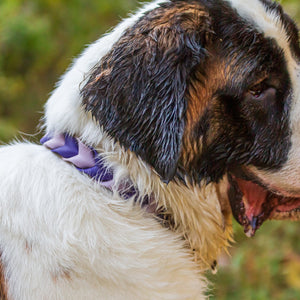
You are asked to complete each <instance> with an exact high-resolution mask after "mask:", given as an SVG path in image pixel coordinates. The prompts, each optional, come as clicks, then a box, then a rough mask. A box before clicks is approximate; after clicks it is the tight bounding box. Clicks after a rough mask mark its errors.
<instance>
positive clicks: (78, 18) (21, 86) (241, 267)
mask: <svg viewBox="0 0 300 300" xmlns="http://www.w3.org/2000/svg"><path fill="white" fill-rule="evenodd" d="M249 1H251V0H249ZM282 3H283V5H284V7H285V8H286V9H287V11H288V12H289V13H290V15H291V16H293V17H294V18H296V19H297V20H298V24H299V21H300V3H299V0H283V1H282ZM137 5H138V3H137V1H135V0H113V1H111V0H90V1H88V0H26V1H25V0H0V140H2V141H4V142H7V141H9V140H11V139H12V138H13V137H14V136H15V135H16V134H17V132H18V130H20V131H22V132H27V133H33V132H35V127H36V125H37V123H38V122H39V119H40V117H41V116H42V111H43V104H44V102H45V101H46V100H47V97H48V94H49V93H50V92H51V90H52V89H53V86H54V84H55V82H56V81H57V79H58V77H59V76H60V75H61V74H62V73H63V72H64V71H65V69H66V68H67V67H68V65H69V64H70V62H71V60H72V58H74V57H75V56H77V55H78V54H79V53H80V52H81V51H82V50H83V48H84V46H85V45H86V44H89V43H91V42H93V41H94V40H95V39H97V38H98V37H99V36H100V35H101V34H103V33H104V32H106V31H107V30H109V29H110V28H111V27H112V26H114V25H116V24H117V23H118V21H119V20H120V19H121V17H125V16H126V15H127V14H128V12H130V11H132V10H133V9H134V8H135V7H136V6H137ZM234 229H235V240H236V243H235V244H234V245H233V246H232V248H231V251H230V252H231V255H232V257H231V258H228V257H226V256H224V257H223V258H222V260H221V261H222V266H221V267H220V270H219V273H218V274H217V275H216V276H210V279H211V281H212V282H213V284H212V290H211V295H212V296H211V299H218V300H223V299H228V300H235V299H244V300H248V299H249V300H252V299H253V300H254V299H256V300H268V299H275V300H277V299H283V300H285V299H286V300H289V299H291V300H292V299H293V300H294V299H300V234H299V223H289V222H267V223H265V224H264V225H263V227H262V228H261V229H260V230H259V231H258V232H257V235H256V237H255V238H253V239H248V238H246V237H245V235H244V233H243V230H242V228H241V227H240V226H239V225H237V224H235V225H234Z"/></svg>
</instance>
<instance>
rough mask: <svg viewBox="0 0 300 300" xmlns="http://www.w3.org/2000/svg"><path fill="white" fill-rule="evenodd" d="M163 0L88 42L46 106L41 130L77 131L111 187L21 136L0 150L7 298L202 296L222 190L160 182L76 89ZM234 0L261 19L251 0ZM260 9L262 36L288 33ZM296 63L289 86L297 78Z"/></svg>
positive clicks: (222, 232)
mask: <svg viewBox="0 0 300 300" xmlns="http://www.w3.org/2000/svg"><path fill="white" fill-rule="evenodd" d="M254 1H255V6H257V5H259V3H257V2H258V1H257V0H254ZM161 2H166V1H164V0H161V1H155V2H153V3H151V4H148V5H146V6H145V7H144V8H143V9H141V10H140V11H139V12H138V13H137V14H135V15H133V16H131V17H130V18H128V19H126V20H124V21H123V22H122V23H120V25H118V26H117V27H116V29H115V30H114V31H112V32H111V33H109V34H107V35H106V36H104V37H103V38H101V39H99V40H98V41H97V42H95V43H94V44H93V45H91V46H89V47H88V48H87V49H86V50H85V51H84V53H83V55H82V56H80V57H79V58H78V59H77V60H76V61H75V62H74V64H73V66H72V67H71V68H70V69H69V71H68V72H67V73H66V74H65V75H64V76H63V78H62V80H61V82H60V83H59V85H58V87H57V88H56V89H55V91H54V93H53V94H52V96H51V97H50V98H49V100H48V102H47V104H46V107H45V118H44V122H45V129H46V131H47V132H68V133H70V134H72V135H76V136H78V137H79V138H81V140H83V141H84V142H86V143H88V144H90V145H93V146H94V147H96V148H97V150H98V151H99V152H100V153H101V154H102V155H103V156H104V157H105V160H106V163H107V164H108V165H109V167H111V168H113V169H114V172H115V182H116V183H115V187H114V188H115V189H114V192H113V193H112V192H110V191H108V190H106V189H105V188H104V187H101V186H100V185H98V184H97V182H94V181H93V180H92V179H90V178H88V177H87V176H85V175H83V174H80V173H79V172H78V171H77V170H76V169H75V168H74V167H72V166H71V165H69V164H67V163H66V162H64V161H62V160H61V159H60V158H58V157H57V156H56V155H54V154H53V153H52V152H51V151H49V150H48V149H45V148H44V147H42V146H35V145H33V144H26V143H19V144H16V145H12V146H6V147H2V148H1V149H0V165H1V168H0V190H1V194H0V203H1V205H0V245H1V251H2V257H1V258H2V262H3V264H4V269H5V275H6V280H7V287H8V292H9V296H10V297H11V299H15V300H25V299H33V300H37V299H51V300H52V299H204V291H205V289H206V288H207V284H206V281H205V280H204V279H203V277H202V276H201V274H200V273H201V270H203V269H205V268H207V267H208V266H209V265H210V264H211V263H213V261H214V259H215V258H216V257H217V256H218V254H219V252H220V251H221V250H222V249H223V248H224V247H226V246H227V245H228V240H229V239H230V219H229V218H228V216H229V211H230V209H229V208H228V207H227V206H226V205H222V204H223V203H222V199H223V197H224V196H223V194H224V193H225V192H226V191H223V190H222V189H220V187H221V185H220V186H216V185H214V184H210V185H208V186H205V187H200V186H185V185H183V184H175V183H172V182H171V183H170V184H169V185H166V184H164V183H163V182H162V181H161V180H160V178H159V177H158V176H157V174H156V173H155V172H154V171H152V169H151V168H150V167H149V166H148V165H147V164H145V163H144V162H143V161H142V160H141V159H139V158H137V157H136V156H135V154H133V153H131V152H129V151H125V150H124V149H122V148H121V147H120V146H119V145H118V144H117V143H114V142H113V141H112V140H111V139H110V138H109V137H107V136H106V134H105V133H104V132H103V131H102V129H101V128H100V126H98V125H97V124H96V123H95V122H94V121H93V119H92V117H91V115H90V114H87V113H86V112H85V111H84V110H83V108H82V106H81V99H80V94H79V90H80V85H81V84H84V81H85V76H86V75H87V74H88V72H89V71H90V69H91V68H92V67H93V66H94V65H95V64H96V63H97V62H98V61H99V60H100V59H101V58H102V57H103V56H104V55H105V54H106V53H107V52H108V51H109V50H110V49H111V47H112V45H113V44H114V42H116V41H117V40H118V39H119V38H120V36H121V35H122V33H123V32H124V30H126V28H128V27H130V26H132V25H133V24H134V23H135V22H136V21H137V20H138V18H139V17H141V16H142V15H143V14H144V13H145V12H146V11H148V10H151V9H154V8H155V7H157V5H158V3H161ZM230 3H231V4H232V5H233V6H235V7H236V8H237V10H238V11H239V12H240V13H241V14H242V15H245V16H246V17H247V18H251V19H252V20H254V22H256V23H257V24H258V18H257V17H256V16H255V14H254V13H253V10H252V8H251V7H252V5H254V4H252V3H249V1H246V0H230ZM247 3H249V4H247ZM259 7H260V6H259ZM260 8H261V9H260V10H259V11H260V12H259V14H260V17H264V21H263V24H262V25H259V26H261V27H260V28H261V30H263V31H265V30H267V28H269V27H270V28H269V29H268V36H274V37H275V38H276V35H278V34H282V32H283V33H284V29H283V28H282V26H281V25H280V24H279V22H277V21H276V18H275V17H274V16H270V15H268V14H266V12H265V10H264V9H263V7H262V6H261V7H260ZM272 22H275V23H276V22H277V23H276V24H275V27H274V26H273V25H272V26H273V27H272V26H271V23H272ZM283 36H284V37H283V38H282V39H280V41H279V42H278V43H279V45H280V46H281V47H283V49H284V53H285V55H286V57H287V60H288V62H289V71H290V72H292V71H293V68H296V65H295V61H294V60H293V58H292V56H291V55H290V52H289V50H288V47H286V46H287V42H286V37H285V35H283ZM295 72H296V73H295V74H294V73H291V74H294V75H293V76H294V77H293V78H294V79H293V87H297V86H299V79H296V77H295V76H296V75H297V74H299V73H297V72H299V71H295ZM294 90H295V91H298V89H296V88H295V89H294ZM296 93H298V92H296ZM297 99H299V95H295V96H294V105H295V109H296V110H298V111H299V110H300V108H299V109H298V108H297V105H298V104H295V103H296V102H297V103H298V102H299V101H298V100H297ZM294 119H297V120H298V118H296V117H295V116H294ZM293 122H295V121H293ZM293 124H294V123H293ZM292 127H293V125H292ZM297 132H299V131H297ZM299 140H300V139H299ZM298 172H299V171H298ZM299 176H300V175H299ZM126 178H130V179H131V181H132V182H134V184H135V186H136V187H137V189H138V190H139V192H140V194H141V195H146V194H148V195H150V194H151V195H153V196H154V199H155V200H156V201H157V205H158V206H162V207H164V208H165V209H166V210H167V211H168V212H171V213H172V214H173V216H174V219H175V223H176V224H175V225H177V226H175V227H176V230H175V231H171V230H167V229H165V228H163V227H162V226H161V225H160V224H159V222H157V220H155V219H154V218H153V216H152V215H151V214H148V213H146V212H145V211H144V210H143V209H141V208H140V207H139V206H138V205H133V203H132V201H131V200H128V201H124V199H122V198H120V197H119V195H118V192H117V191H116V189H117V186H118V185H119V184H120V183H121V182H122V180H124V179H126ZM299 182H300V180H299ZM182 236H184V237H185V240H182V239H181V237H182ZM191 249H194V250H195V251H193V253H191ZM193 260H194V261H193Z"/></svg>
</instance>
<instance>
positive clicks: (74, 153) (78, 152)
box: [41, 134, 114, 190]
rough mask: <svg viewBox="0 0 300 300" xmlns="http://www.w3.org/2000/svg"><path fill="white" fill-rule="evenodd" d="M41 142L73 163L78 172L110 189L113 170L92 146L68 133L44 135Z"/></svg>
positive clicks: (112, 181)
mask: <svg viewBox="0 0 300 300" xmlns="http://www.w3.org/2000/svg"><path fill="white" fill-rule="evenodd" d="M41 144H43V145H44V146H45V147H47V148H48V149H50V150H51V151H52V152H54V153H56V154H58V155H59V156H60V157H61V158H62V159H63V160H64V161H67V162H69V163H71V164H73V165H74V166H75V167H76V168H77V169H78V170H79V171H80V172H82V173H85V174H87V175H88V176H90V177H91V178H93V179H95V180H97V181H98V182H99V183H100V184H101V185H102V186H105V187H107V188H108V189H110V190H112V186H113V184H114V178H113V172H112V170H111V169H110V168H108V167H106V166H105V165H104V162H103V159H102V158H101V157H100V156H99V154H98V152H97V151H96V150H95V149H94V148H92V147H88V146H86V145H85V144H83V143H82V142H81V141H80V140H79V139H77V138H75V137H72V136H70V135H68V134H57V135H53V136H52V135H46V136H44V137H43V138H42V139H41Z"/></svg>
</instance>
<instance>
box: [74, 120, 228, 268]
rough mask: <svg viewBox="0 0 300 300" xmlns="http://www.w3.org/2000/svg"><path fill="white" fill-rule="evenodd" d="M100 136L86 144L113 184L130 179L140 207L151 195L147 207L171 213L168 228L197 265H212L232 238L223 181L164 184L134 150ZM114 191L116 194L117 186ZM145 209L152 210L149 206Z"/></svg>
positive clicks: (118, 184)
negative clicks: (106, 171) (111, 173)
mask: <svg viewBox="0 0 300 300" xmlns="http://www.w3.org/2000/svg"><path fill="white" fill-rule="evenodd" d="M95 126H96V125H95ZM98 130H101V129H99V128H98ZM84 133H85V132H82V133H81V134H78V136H80V139H81V140H82V141H85V143H87V141H89V139H90V138H91V136H89V135H84ZM99 136H100V137H101V139H100V140H99ZM99 136H98V144H97V145H95V143H91V142H89V143H87V144H88V145H89V146H93V147H94V148H95V149H96V150H97V152H98V153H99V154H100V155H101V158H103V160H104V161H105V166H106V167H107V168H109V169H111V170H113V173H114V178H113V186H114V187H120V186H122V185H124V182H128V181H130V182H132V185H133V186H134V188H135V195H138V196H136V197H135V203H140V204H142V206H143V201H144V199H145V197H148V198H149V199H150V198H151V199H152V202H153V203H152V202H151V205H150V206H151V207H155V209H154V210H156V211H163V213H164V215H169V216H171V218H172V226H171V229H172V230H174V232H176V233H177V234H178V235H179V236H182V237H184V239H185V240H186V246H187V247H188V248H189V249H191V251H192V253H193V255H194V257H195V261H196V262H197V263H198V264H199V266H200V267H201V268H207V267H211V266H213V267H214V265H215V263H214V261H215V260H216V259H217V257H218V256H219V254H220V251H221V250H222V249H223V248H226V247H227V246H228V242H229V240H230V239H231V218H230V208H229V206H228V205H227V200H226V196H225V194H226V191H223V190H222V189H223V184H222V183H220V184H213V183H212V184H209V185H205V184H203V185H191V184H183V183H178V182H172V181H171V182H170V183H168V184H165V183H164V182H162V181H161V179H160V177H159V176H158V175H157V174H156V172H155V171H154V170H153V169H152V168H151V167H150V166H149V165H148V164H147V163H145V162H144V161H143V160H142V159H141V158H139V157H137V156H136V155H135V154H134V153H133V152H131V151H129V150H125V149H124V148H123V147H121V146H120V145H119V144H118V143H115V142H114V141H113V140H112V139H111V138H110V137H108V136H107V135H106V134H105V133H103V132H102V133H101V134H100V135H99ZM224 186H225V185H224ZM116 191H117V192H118V193H119V191H118V188H117V189H116ZM109 192H110V191H109ZM119 194H120V193H119ZM120 197H122V195H121V194H120ZM123 197H124V196H123ZM145 210H146V211H147V212H150V213H153V210H151V209H147V208H146V209H145ZM216 223H217V224H218V226H216V225H215V224H216Z"/></svg>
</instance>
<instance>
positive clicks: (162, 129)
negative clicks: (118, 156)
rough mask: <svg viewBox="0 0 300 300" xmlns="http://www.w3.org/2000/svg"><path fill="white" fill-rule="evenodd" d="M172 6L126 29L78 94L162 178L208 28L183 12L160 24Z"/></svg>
mask: <svg viewBox="0 0 300 300" xmlns="http://www.w3.org/2000/svg"><path fill="white" fill-rule="evenodd" d="M177 8H178V9H180V8H181V5H180V4H177ZM172 9H174V5H173V4H172V3H171V4H163V5H162V6H161V7H160V8H157V9H155V10H153V11H151V12H150V13H148V14H146V16H144V17H143V18H142V19H141V20H140V21H139V22H137V23H136V24H135V26H134V27H133V28H130V29H129V30H127V31H126V33H125V34H124V35H123V37H122V38H121V39H120V40H119V41H118V42H117V43H116V45H114V47H113V50H112V51H111V52H110V53H109V54H108V55H107V56H106V57H105V58H103V59H102V61H101V65H99V66H97V67H96V68H95V70H94V72H93V73H92V75H91V77H90V80H89V82H88V83H87V85H86V86H85V88H84V89H83V92H82V95H83V98H84V99H85V100H84V103H85V105H86V109H87V110H90V111H91V112H92V114H93V115H94V117H95V118H96V119H97V120H98V121H99V122H100V124H101V126H103V128H104V130H105V131H106V132H108V133H109V134H110V135H111V136H113V137H114V138H116V139H117V140H118V141H119V142H120V143H121V144H122V145H123V146H125V147H126V148H129V149H130V150H131V151H133V152H135V153H136V154H138V155H139V156H141V157H142V158H143V159H144V160H145V161H147V162H148V163H149V164H150V165H151V166H152V167H153V168H154V169H155V170H156V171H157V173H158V174H159V175H160V176H161V177H162V179H163V180H165V181H167V182H168V181H169V180H170V179H172V178H173V177H174V175H175V172H176V169H177V162H178V158H179V155H180V151H181V140H182V135H183V132H184V126H185V111H186V105H187V104H186V99H185V93H186V89H187V80H188V78H189V76H190V74H191V72H192V71H193V69H194V68H195V67H196V66H197V65H198V64H199V63H200V62H201V61H202V60H204V57H205V55H206V52H205V48H204V47H205V39H206V33H207V29H208V26H209V24H208V20H207V19H205V17H203V20H200V19H199V20H198V19H196V20H193V17H194V16H191V15H190V14H189V13H186V12H184V11H183V12H181V13H178V14H176V13H174V15H172V16H171V18H172V19H166V20H164V22H165V24H164V25H162V23H161V18H163V16H164V15H165V13H166V12H167V11H168V10H172ZM187 26H188V28H186V27H187ZM107 70H108V73H106V74H104V72H105V71H107ZM97 76H100V77H101V78H100V79H97Z"/></svg>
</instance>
